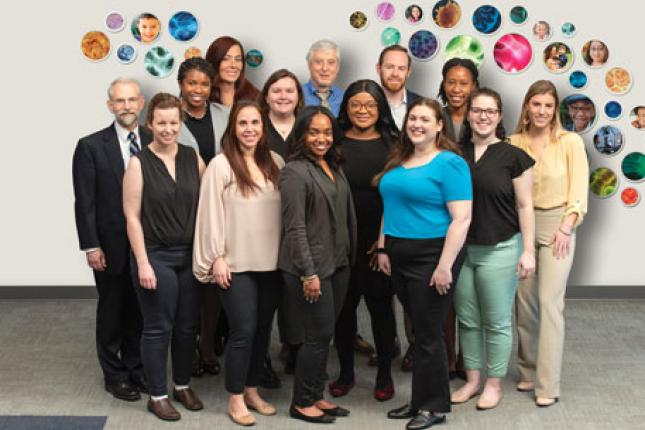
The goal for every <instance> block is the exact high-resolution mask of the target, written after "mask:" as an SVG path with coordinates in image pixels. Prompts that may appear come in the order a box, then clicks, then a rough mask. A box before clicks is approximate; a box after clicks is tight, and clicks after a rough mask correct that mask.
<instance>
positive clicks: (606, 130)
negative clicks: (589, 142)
mask: <svg viewBox="0 0 645 430" xmlns="http://www.w3.org/2000/svg"><path fill="white" fill-rule="evenodd" d="M624 144H625V138H624V137H623V133H622V132H621V131H620V130H619V129H618V128H616V127H614V126H612V125H605V126H603V127H600V128H599V129H598V130H597V131H596V134H594V136H593V146H594V148H596V151H598V152H599V153H601V154H602V155H614V154H616V153H618V152H620V150H621V149H623V146H624Z"/></svg>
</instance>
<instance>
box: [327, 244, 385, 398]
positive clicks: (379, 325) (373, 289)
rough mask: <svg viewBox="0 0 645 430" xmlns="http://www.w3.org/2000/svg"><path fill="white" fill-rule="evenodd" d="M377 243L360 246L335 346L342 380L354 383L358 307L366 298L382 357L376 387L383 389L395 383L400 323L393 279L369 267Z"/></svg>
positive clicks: (340, 318) (379, 359) (378, 354)
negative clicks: (394, 362)
mask: <svg viewBox="0 0 645 430" xmlns="http://www.w3.org/2000/svg"><path fill="white" fill-rule="evenodd" d="M372 242H373V241H364V240H363V241H361V240H360V238H359V243H358V247H357V261H356V264H355V265H354V267H353V268H352V272H351V277H350V281H349V287H348V291H347V297H346V300H345V305H344V306H343V309H342V311H341V313H340V316H339V318H338V322H337V323H336V331H335V334H334V343H335V344H336V351H337V353H338V360H339V362H340V375H339V377H338V380H339V381H340V382H342V383H346V384H347V383H350V382H351V381H352V380H353V379H354V338H355V337H356V331H357V317H356V308H357V307H358V303H359V302H360V300H361V296H364V297H365V304H366V305H367V310H368V311H369V314H370V321H371V323H372V334H373V336H374V345H375V346H376V354H377V356H378V372H377V374H376V385H377V386H383V385H386V384H389V383H391V382H392V374H391V367H392V356H393V354H394V338H395V336H396V320H395V319H394V309H393V308H392V296H393V295H394V290H393V289H392V286H391V283H390V279H389V278H388V277H387V276H385V275H384V274H383V273H381V272H377V271H373V270H372V269H371V268H370V267H369V260H370V256H369V255H367V251H368V249H369V247H370V246H371V245H372Z"/></svg>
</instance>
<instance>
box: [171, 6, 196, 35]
mask: <svg viewBox="0 0 645 430" xmlns="http://www.w3.org/2000/svg"><path fill="white" fill-rule="evenodd" d="M198 30H199V24H198V23H197V18H195V15H193V14H192V13H190V12H186V11H181V12H177V13H176V14H174V15H173V16H172V17H171V18H170V21H168V32H169V33H170V35H171V36H172V38H173V39H175V40H178V41H180V42H188V41H189V40H192V39H193V38H194V37H195V36H196V35H197V31H198Z"/></svg>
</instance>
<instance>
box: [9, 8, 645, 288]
mask: <svg viewBox="0 0 645 430" xmlns="http://www.w3.org/2000/svg"><path fill="white" fill-rule="evenodd" d="M377 3H378V1H376V0H369V1H368V0H360V1H358V0H328V1H326V2H313V1H305V2H303V1H301V0H278V1H275V2H269V1H262V0H253V1H251V0H239V1H236V2H220V1H207V0H191V1H185V2H172V3H171V2H160V1H152V0H139V1H137V2H129V3H126V2H110V1H106V0H96V1H93V2H91V3H86V4H83V5H82V6H72V5H71V4H69V5H66V4H64V3H56V2H39V3H36V2H32V1H25V2H24V3H23V2H18V3H13V4H12V16H14V17H17V18H16V19H6V20H5V21H4V23H3V25H2V26H1V27H0V36H1V37H0V44H1V46H2V52H5V60H4V61H3V67H2V69H1V70H2V71H1V72H0V73H2V82H3V86H4V91H3V94H4V100H3V108H2V111H3V112H5V113H4V114H3V117H4V118H5V120H3V126H4V127H3V129H4V132H5V138H4V141H3V144H2V156H0V184H2V185H1V186H2V197H3V201H4V204H3V209H2V218H1V220H2V222H0V238H1V242H0V285H88V284H91V283H92V278H91V273H90V271H89V270H88V269H87V267H86V265H85V262H84V256H83V254H82V253H81V252H79V251H78V242H77V239H76V232H75V227H74V213H73V192H72V181H71V159H72V153H73V151H74V147H75V145H76V142H77V140H78V138H79V137H81V136H84V135H86V134H89V133H91V132H93V131H95V130H98V129H99V128H103V127H105V126H106V125H107V124H109V123H110V121H111V118H110V115H109V113H108V111H107V109H106V107H105V99H106V94H105V90H106V87H107V85H108V83H109V82H110V81H111V80H112V79H113V78H114V77H116V76H119V75H128V76H132V77H135V78H137V79H140V80H141V81H142V83H143V89H144V93H145V94H146V96H148V97H149V96H151V95H152V94H154V93H155V92H157V91H160V90H165V91H171V92H176V82H175V76H176V73H173V74H172V75H171V76H170V77H168V78H165V79H158V78H154V77H152V76H150V75H148V74H147V72H146V71H145V70H144V68H143V55H144V53H145V48H143V47H142V46H141V45H140V44H138V43H137V42H135V41H134V39H133V38H132V36H131V34H130V32H129V30H128V27H126V29H124V30H123V31H122V32H121V33H117V34H113V33H108V34H109V35H110V37H111V40H112V43H113V47H116V46H117V45H118V44H120V43H122V42H126V41H127V42H130V43H132V44H134V45H135V46H137V47H138V48H139V56H138V59H137V61H136V62H135V63H134V64H132V65H127V66H126V65H121V64H119V63H118V62H117V60H116V56H115V53H114V51H113V52H112V53H111V54H110V56H109V57H108V58H107V59H106V60H105V61H103V62H100V63H91V62H89V61H86V60H85V59H84V57H83V56H82V55H81V52H80V40H81V37H82V36H83V34H84V33H85V32H86V31H89V30H104V27H103V20H104V17H105V15H106V14H107V13H108V12H110V11H112V10H118V11H120V12H122V13H124V14H125V15H126V17H127V18H128V19H131V18H132V17H134V16H136V15H138V14H139V13H141V12H152V13H155V14H156V15H157V16H159V17H160V18H161V20H162V24H163V34H162V35H161V36H160V40H159V44H161V45H162V46H165V47H167V48H169V49H170V50H171V51H172V52H173V53H174V54H175V58H176V60H177V63H176V64H177V65H178V64H179V62H180V61H181V60H182V59H183V52H184V49H185V48H186V47H188V46H190V45H193V44H194V45H196V46H198V47H200V48H201V49H202V50H203V51H205V50H206V48H207V47H208V45H209V44H210V42H211V41H212V40H213V39H214V38H216V37H218V36H220V35H225V34H230V35H234V36H236V37H237V38H239V39H240V40H241V41H242V42H243V44H244V45H245V47H246V48H247V49H250V48H257V49H260V50H261V51H262V52H263V53H264V55H265V63H264V65H263V66H262V67H261V68H260V69H259V70H254V71H249V72H248V76H249V77H250V79H251V80H252V81H253V82H254V83H255V84H256V85H258V86H261V85H262V83H263V81H264V79H265V78H266V77H267V76H268V75H269V74H270V73H271V72H272V71H273V70H275V69H277V68H280V67H288V68H290V69H291V70H293V71H294V72H295V73H296V74H297V75H298V76H300V77H301V78H302V79H303V80H305V78H306V75H307V73H306V71H307V70H306V64H305V60H304V55H305V53H306V50H307V48H308V46H309V45H310V43H311V42H312V41H314V40H316V39H319V38H323V37H328V38H332V39H334V40H336V41H337V42H338V43H339V45H340V46H341V48H342V56H343V61H342V71H341V74H340V84H341V85H343V86H344V85H346V84H348V83H349V82H351V81H352V80H354V79H357V78H362V77H371V78H375V73H374V63H375V62H376V58H377V55H378V53H379V52H380V49H381V48H382V46H381V45H380V33H381V31H382V30H383V29H384V28H385V27H387V26H389V25H394V26H395V27H397V28H399V29H400V30H401V33H402V43H404V44H405V43H407V39H408V38H409V36H410V35H411V34H412V33H413V32H414V31H416V30H417V29H419V28H426V29H430V30H431V31H433V32H434V33H435V34H436V35H437V36H438V37H439V38H440V40H441V43H442V46H443V45H445V44H446V43H447V42H448V40H450V38H452V37H453V36H455V35H458V34H470V35H473V36H476V37H478V38H479V39H480V40H481V41H482V43H484V45H485V47H486V60H485V63H484V65H483V66H482V68H481V75H482V79H481V81H482V83H483V84H484V85H487V86H491V87H494V88H497V89H498V90H499V91H500V92H501V93H502V94H503V96H504V102H505V104H506V108H507V117H506V120H505V123H506V125H507V128H508V129H512V128H513V126H514V124H515V122H516V119H517V112H518V108H519V105H520V103H521V99H522V97H523V94H524V92H525V90H526V88H527V87H528V85H529V84H530V83H531V82H533V81H534V80H536V79H541V78H548V79H552V80H553V81H554V82H555V83H556V85H557V86H558V88H559V89H560V91H561V93H562V94H563V95H566V94H570V93H572V92H574V91H573V89H572V88H571V87H570V86H569V84H568V73H567V74H564V75H553V74H550V73H549V72H547V71H546V70H545V68H544V66H543V64H542V62H541V60H540V58H539V57H534V60H533V64H532V65H531V66H530V68H529V69H528V70H527V71H525V72H524V73H520V74H517V75H507V74H505V73H503V72H502V71H501V70H500V69H498V68H497V66H496V65H495V64H494V61H493V60H492V47H493V44H494V42H495V40H496V39H497V38H498V37H499V36H501V35H502V34H505V33H507V32H519V33H522V34H524V35H526V36H527V37H529V39H530V40H532V38H531V37H530V29H531V26H532V24H533V23H534V22H535V21H536V20H540V19H544V20H546V21H549V22H550V23H551V24H552V26H554V27H555V36H554V37H553V38H552V39H551V41H556V40H562V41H564V42H567V43H569V44H570V46H572V48H573V49H574V50H575V51H576V54H577V55H576V58H575V64H574V67H573V69H572V70H574V69H577V68H580V69H581V70H584V71H585V72H586V73H587V75H588V76H589V78H590V84H589V86H588V87H587V88H586V89H585V90H584V92H585V93H586V94H587V95H589V96H590V97H591V98H592V99H593V100H594V101H596V105H597V108H598V111H599V112H600V111H601V109H602V106H603V105H604V103H605V102H606V101H607V100H609V99H611V98H613V96H611V95H610V94H609V92H608V91H607V90H605V88H604V85H603V76H604V72H605V71H606V70H607V68H608V67H604V68H603V69H601V70H590V69H589V68H588V67H586V65H585V64H584V63H583V61H582V59H581V58H580V51H581V47H582V45H583V43H584V42H585V41H587V40H588V39H590V38H601V39H603V40H604V41H605V42H606V43H607V45H608V46H609V49H610V60H609V64H611V65H623V66H625V67H627V68H629V69H630V70H631V72H632V74H633V76H635V84H634V87H633V88H632V90H631V91H630V92H629V93H628V94H626V95H624V96H619V97H616V99H618V100H619V101H621V102H622V104H623V108H624V109H625V110H629V109H631V108H632V107H633V106H635V105H637V104H645V96H644V95H643V87H642V85H645V84H643V83H641V82H640V77H641V76H642V75H641V73H643V74H645V56H643V55H642V54H643V51H642V46H641V44H640V43H639V39H637V37H639V36H638V35H639V34H640V33H641V29H642V25H643V23H642V14H640V13H635V12H637V11H636V10H635V8H634V4H633V3H632V2H628V1H627V0H619V1H615V2H613V3H612V4H611V5H608V4H603V6H602V8H600V9H599V8H597V7H596V6H593V7H591V8H590V7H589V6H588V5H589V4H590V3H589V2H588V1H583V0H569V1H566V2H565V1H558V2H556V1H552V0H549V1H540V2H538V1H535V0H530V1H528V0H527V1H524V2H520V1H516V0H514V1H508V0H503V1H495V2H492V3H494V4H495V5H496V6H497V7H498V8H499V9H500V10H501V11H502V13H503V17H504V22H503V24H502V28H501V30H500V31H499V32H498V33H497V34H495V35H493V36H483V35H478V34H477V32H476V31H475V30H474V28H473V27H472V24H471V21H470V17H471V15H472V12H473V11H474V10H475V8H476V7H477V6H479V5H481V4H485V3H484V2H475V1H473V0H462V1H461V2H460V3H461V5H462V9H463V11H464V15H463V17H462V20H461V22H460V24H459V25H458V26H457V27H456V28H453V29H451V30H442V29H438V28H437V27H436V26H435V25H434V23H432V22H431V20H430V19H429V18H428V17H426V19H425V21H424V22H423V24H421V25H420V26H416V27H412V26H410V25H409V24H407V23H406V22H405V21H404V18H403V10H404V9H405V7H407V6H408V5H409V4H410V3H412V1H405V2H404V1H400V0H393V3H394V4H395V5H396V6H397V10H398V11H399V13H398V14H397V17H396V18H395V21H394V24H384V23H381V22H379V21H377V20H376V19H375V14H374V9H375V7H376V4H377ZM417 3H419V4H421V5H422V6H423V7H424V8H425V12H426V14H428V13H429V11H430V8H431V6H432V5H433V4H434V2H431V1H423V2H417ZM517 4H521V5H523V6H525V7H526V8H527V9H528V11H529V20H528V23H527V24H525V25H523V26H517V25H514V24H513V23H512V22H511V21H510V19H508V12H509V10H510V9H511V7H513V6H515V5H517ZM614 5H615V6H614ZM357 9H360V10H364V11H365V12H367V14H368V16H369V17H370V19H371V23H370V25H369V27H368V28H367V29H366V30H365V31H362V32H356V31H354V30H352V29H351V27H349V25H348V17H349V14H350V13H351V12H353V11H354V10H357ZM179 10H189V11H191V12H192V13H193V14H195V15H196V16H197V17H198V19H199V22H200V31H199V33H198V35H197V37H196V39H195V40H193V41H191V42H187V43H180V42H177V41H174V40H173V39H172V38H171V37H170V35H169V34H168V33H167V28H166V26H167V20H168V18H169V17H170V16H171V15H172V14H173V13H174V12H177V11H179ZM630 12H631V13H630ZM565 21H571V22H573V23H574V24H575V25H576V27H577V28H578V33H577V35H576V36H575V37H574V38H573V39H566V38H563V37H562V36H561V33H560V31H559V27H560V25H561V24H562V23H563V22H565ZM128 25H129V23H128ZM535 45H536V46H537V47H538V48H539V47H544V46H545V44H544V43H539V44H535ZM538 50H539V49H538ZM538 50H535V51H534V52H536V54H534V55H537V52H538ZM443 60H444V58H443V54H442V53H440V54H438V55H437V56H436V57H435V58H434V59H433V60H432V61H429V62H426V63H418V62H417V63H415V64H414V73H413V76H412V79H411V87H412V88H413V89H414V90H415V91H417V92H420V93H423V94H426V95H435V94H436V92H437V89H438V84H439V81H440V70H441V65H442V64H443ZM175 72H176V67H175ZM604 124H614V125H616V126H618V127H619V128H621V129H622V131H623V133H624V134H625V136H626V139H627V143H626V148H625V149H624V150H623V151H622V152H621V153H620V154H619V155H617V156H615V157H612V158H604V157H601V156H599V155H598V154H597V153H596V152H595V150H594V149H593V147H592V143H591V139H592V136H593V134H592V133H588V134H586V135H585V136H584V139H585V142H586V144H587V147H588V152H589V154H590V156H591V165H592V167H599V166H607V167H611V168H613V169H614V170H615V171H616V172H617V173H619V177H620V182H621V187H620V189H622V188H623V186H624V185H626V184H627V182H628V181H627V180H626V179H625V178H624V177H623V176H622V175H621V174H620V161H621V160H622V157H623V156H624V155H626V154H627V153H628V152H631V151H636V150H639V151H642V150H644V149H645V145H644V140H645V134H641V133H640V132H638V131H636V130H634V129H632V128H631V127H630V126H629V122H628V114H627V115H625V116H624V117H623V118H622V119H621V120H619V121H616V122H614V121H608V120H606V119H605V118H604V115H602V114H601V116H600V120H599V121H598V123H597V126H596V128H597V127H599V126H601V125H604ZM594 130H595V129H594ZM7 132H8V133H7ZM635 186H636V188H637V189H638V190H639V191H640V192H644V191H645V190H644V189H643V186H642V184H636V185H635ZM644 205H645V204H641V205H639V206H638V207H636V208H631V209H629V208H625V207H623V205H622V203H621V202H620V197H619V195H618V194H616V195H614V196H613V197H611V198H609V199H607V200H599V199H596V198H594V197H590V205H589V215H588V217H587V219H586V221H585V224H584V225H583V226H582V227H581V228H580V230H579V242H578V250H577V257H576V263H575V267H574V271H573V275H572V277H571V283H572V284H574V285H638V284H643V280H644V279H645V265H644V264H642V257H641V256H640V252H639V251H640V250H641V248H642V247H641V244H642V242H643V241H644V239H645V237H644V236H645V234H644V231H645V229H644V228H643V227H642V220H643V215H644V213H643V211H644V209H643V207H644Z"/></svg>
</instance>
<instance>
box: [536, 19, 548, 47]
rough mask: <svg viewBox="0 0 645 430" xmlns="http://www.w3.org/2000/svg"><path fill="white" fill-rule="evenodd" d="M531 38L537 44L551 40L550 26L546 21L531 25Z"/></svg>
mask: <svg viewBox="0 0 645 430" xmlns="http://www.w3.org/2000/svg"><path fill="white" fill-rule="evenodd" d="M533 37H534V38H535V40H537V41H538V42H543V41H545V40H549V39H550V38H551V24H549V23H548V22H546V21H538V22H536V23H535V24H533Z"/></svg>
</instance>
